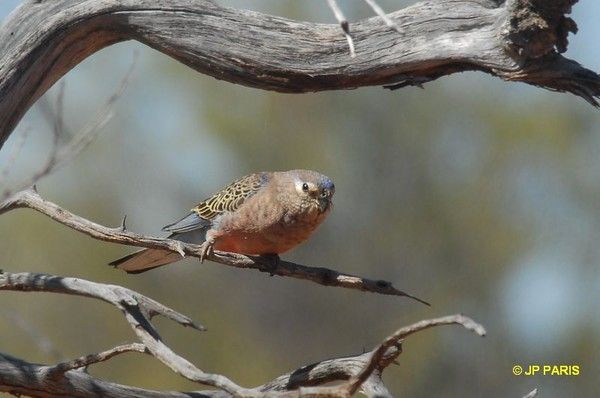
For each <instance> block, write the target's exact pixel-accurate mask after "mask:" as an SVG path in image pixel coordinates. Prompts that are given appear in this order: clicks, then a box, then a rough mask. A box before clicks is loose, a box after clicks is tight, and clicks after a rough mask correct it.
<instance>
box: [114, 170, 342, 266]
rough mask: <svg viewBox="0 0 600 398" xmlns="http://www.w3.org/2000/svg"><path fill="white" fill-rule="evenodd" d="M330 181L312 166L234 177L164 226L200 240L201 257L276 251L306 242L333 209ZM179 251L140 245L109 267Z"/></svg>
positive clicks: (154, 262)
mask: <svg viewBox="0 0 600 398" xmlns="http://www.w3.org/2000/svg"><path fill="white" fill-rule="evenodd" d="M334 192H335V186H334V184H333V182H332V181H331V180H330V179H329V178H328V177H326V176H324V175H322V174H320V173H317V172H316V171H311V170H290V171H279V172H277V171H276V172H261V173H255V174H250V175H247V176H245V177H242V178H240V179H239V180H237V181H234V182H233V183H231V184H230V185H228V186H226V187H225V188H223V189H222V190H221V191H219V192H217V193H216V194H214V195H213V196H211V197H210V198H208V199H206V200H204V201H202V202H201V203H200V204H198V205H197V206H196V207H194V208H193V209H192V210H191V212H190V213H189V214H188V215H186V216H185V217H183V218H182V219H180V220H179V221H176V222H174V223H172V224H169V225H167V226H165V227H164V228H163V230H164V231H168V232H171V233H172V234H171V235H170V236H169V238H172V239H177V240H181V241H183V242H187V243H195V244H202V246H203V251H202V258H201V260H204V257H206V255H208V254H209V253H211V252H212V250H219V251H225V252H234V253H240V254H247V255H276V254H280V253H283V252H286V251H288V250H290V249H292V248H293V247H295V246H297V245H298V244H299V243H301V242H303V241H305V240H306V239H307V238H308V237H309V236H310V235H311V234H312V233H313V232H314V231H315V229H316V228H317V227H318V226H319V225H320V224H321V223H322V222H323V220H325V218H326V217H327V215H328V214H329V212H330V211H331V208H332V197H333V194H334ZM181 259H182V257H181V255H179V254H178V253H173V252H169V251H166V250H160V249H145V250H141V251H138V252H136V253H133V254H130V255H128V256H125V257H123V258H121V259H118V260H116V261H113V262H112V263H110V265H113V266H115V267H116V268H119V269H122V270H124V271H126V272H128V273H140V272H144V271H148V270H150V269H153V268H156V267H160V266H162V265H166V264H170V263H172V262H175V261H179V260H181Z"/></svg>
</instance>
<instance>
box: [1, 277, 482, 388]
mask: <svg viewBox="0 0 600 398" xmlns="http://www.w3.org/2000/svg"><path fill="white" fill-rule="evenodd" d="M2 290H12V291H25V292H51V293H63V294H69V295H76V296H84V297H92V298H96V299H99V300H103V301H106V302H109V303H111V304H112V305H114V306H115V307H117V308H118V309H119V310H121V311H122V312H123V314H124V315H125V318H126V319H127V321H128V323H129V324H130V326H131V327H132V329H133V330H134V332H135V333H136V335H137V336H138V338H139V339H140V341H141V344H140V343H132V344H126V345H120V346H117V347H115V348H113V349H110V350H107V351H103V352H100V353H97V354H91V355H86V356H83V357H80V358H77V359H74V360H71V361H67V362H62V363H59V364H58V365H54V366H48V365H37V364H31V363H28V362H25V361H23V360H20V359H17V358H14V357H11V356H9V355H6V354H0V391H4V392H9V393H13V394H27V395H30V396H34V397H44V398H46V397H48V396H55V395H66V396H72V397H86V398H87V397H98V396H102V397H130V396H131V397H133V396H135V397H158V396H165V397H181V396H192V397H230V396H238V397H259V396H261V397H274V398H275V397H277V398H287V397H290V398H296V397H300V396H324V397H349V396H351V395H353V394H354V393H355V392H356V391H358V390H359V389H360V391H362V392H363V393H364V394H365V395H367V396H369V397H375V396H377V397H391V394H390V393H389V391H388V390H387V388H386V387H385V385H384V384H383V381H382V379H381V374H382V372H383V371H384V369H385V368H386V367H388V366H389V365H390V364H392V363H394V362H395V361H396V359H397V358H398V356H399V355H400V354H401V352H402V350H401V340H402V339H404V338H405V337H407V336H409V335H411V334H413V333H416V332H419V331H421V330H424V329H427V328H430V327H433V326H439V325H448V324H458V325H462V326H464V327H465V328H467V329H469V330H474V331H475V332H477V333H478V334H480V335H483V334H484V329H483V327H482V326H481V325H479V324H477V323H475V322H474V321H473V320H471V319H469V318H467V317H464V316H463V315H452V316H447V317H442V318H437V319H431V320H424V321H420V322H417V323H415V324H413V325H410V326H407V327H404V328H401V329H399V330H398V331H396V332H395V333H394V334H392V335H391V336H389V337H388V338H386V339H385V340H384V341H383V342H382V343H381V344H380V345H379V346H377V347H376V348H375V349H374V350H373V351H370V352H367V353H364V354H360V355H356V356H350V357H342V358H335V359H328V360H325V361H321V362H318V363H314V364H312V365H307V366H304V367H302V368H299V369H297V370H295V371H293V372H291V373H288V374H285V375H283V376H280V377H278V378H276V379H275V380H273V381H271V382H268V383H266V384H263V385H261V386H258V387H255V388H243V387H240V386H238V385H237V384H235V383H233V382H232V381H231V380H229V379H228V378H226V377H225V376H222V375H218V374H209V373H205V372H203V371H201V370H200V369H198V368H196V367H195V366H194V365H193V364H191V363H190V362H188V361H187V360H185V359H184V358H182V357H180V356H178V355H177V354H175V353H174V352H173V351H171V350H170V348H169V347H168V346H167V345H166V344H165V343H163V342H162V340H161V338H160V336H159V335H158V332H157V331H156V329H155V328H154V326H153V325H152V324H151V322H150V321H151V318H152V316H153V315H156V314H161V315H164V316H166V317H168V318H169V319H172V320H174V321H176V322H178V323H180V324H182V325H183V326H192V327H195V328H196V329H202V327H201V326H197V325H196V324H194V323H193V322H192V321H191V320H190V319H189V318H187V317H185V316H184V315H181V314H179V313H177V312H175V311H173V310H171V309H169V308H168V307H166V306H164V305H162V304H160V303H158V302H156V301H154V300H152V299H150V298H148V297H145V296H143V295H141V294H139V293H137V292H134V291H132V290H129V289H126V288H123V287H121V286H115V285H106V284H101V283H96V282H91V281H87V280H84V279H79V278H68V277H59V276H54V275H46V274H34V273H7V272H4V273H0V291H2ZM125 352H140V353H147V354H150V355H152V356H154V357H156V358H157V359H159V360H160V361H161V362H163V363H164V364H165V365H167V366H168V367H169V368H170V369H171V370H173V371H174V372H176V373H179V374H181V375H182V376H184V377H186V378H188V379H190V380H192V381H195V382H197V383H201V384H205V385H209V386H213V387H217V388H219V389H221V390H222V391H196V392H194V393H178V392H157V391H150V390H144V389H139V388H135V387H129V386H122V385H118V384H114V383H111V382H108V381H104V380H100V379H95V378H93V377H92V376H90V375H89V374H87V373H85V372H81V371H79V370H78V369H80V368H82V367H87V366H89V365H92V364H95V363H98V362H102V361H106V360H109V359H110V358H112V357H114V356H115V355H119V354H122V353H125ZM335 381H342V383H341V384H339V385H336V386H323V384H326V383H331V382H335ZM159 394H162V395H159ZM185 394H188V395H185Z"/></svg>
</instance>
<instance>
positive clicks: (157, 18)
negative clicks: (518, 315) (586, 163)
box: [0, 0, 600, 146]
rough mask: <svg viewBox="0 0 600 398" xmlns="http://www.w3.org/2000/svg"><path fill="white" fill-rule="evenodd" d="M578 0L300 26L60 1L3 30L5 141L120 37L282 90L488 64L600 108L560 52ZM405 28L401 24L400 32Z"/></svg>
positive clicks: (413, 11) (442, 8) (481, 0)
mask: <svg viewBox="0 0 600 398" xmlns="http://www.w3.org/2000/svg"><path fill="white" fill-rule="evenodd" d="M576 1H577V0H557V1H551V2H548V1H531V0H506V1H494V0H462V1H456V0H437V1H423V2H420V3H417V4H415V5H413V6H411V7H408V8H406V9H403V10H400V11H396V12H393V13H390V14H389V15H388V17H389V21H391V22H393V24H394V25H395V27H396V28H397V29H392V28H390V26H388V25H387V24H386V22H385V21H384V20H383V19H382V18H380V17H374V18H370V19H366V20H363V21H358V22H356V23H351V24H350V28H349V32H350V34H351V36H352V42H353V43H354V44H355V50H356V56H355V57H350V56H349V54H348V44H347V41H346V38H345V37H344V31H342V30H341V29H339V27H338V26H336V25H325V24H315V23H309V22H297V21H292V20H289V19H285V18H280V17H275V16H271V15H265V14H261V13H257V12H252V11H246V10H237V9H232V8H227V7H221V6H219V5H217V4H215V3H213V2H212V1H209V0H169V1H165V0H104V1H96V0H53V1H41V2H34V1H29V2H25V3H24V4H23V5H21V6H20V7H19V8H18V9H17V10H16V11H14V12H13V13H12V14H11V16H10V17H9V18H8V20H7V22H6V23H5V24H4V25H3V26H2V27H0V58H1V59H2V63H0V146H1V145H2V144H3V143H4V142H5V141H6V139H7V137H8V136H9V134H10V133H11V131H12V130H13V129H14V127H15V126H16V125H17V123H18V122H19V120H20V119H21V118H22V116H23V115H24V113H25V112H26V111H27V109H28V108H29V107H30V106H31V105H32V104H33V103H34V102H35V101H36V100H37V99H38V98H39V97H40V96H41V95H42V94H43V93H44V92H45V91H46V90H47V89H48V88H49V87H50V86H52V84H54V82H56V81H57V80H58V79H59V78H60V77H61V76H63V75H64V74H65V73H67V72H68V71H69V70H70V69H71V68H73V67H74V66H75V65H76V64H77V63H79V62H81V61H82V60H83V59H85V58H86V57H88V56H89V55H91V54H92V53H94V52H96V51H98V50H100V49H102V48H104V47H106V46H109V45H111V44H114V43H117V42H121V41H126V40H137V41H139V42H141V43H144V44H147V45H148V46H150V47H152V48H154V49H156V50H158V51H161V52H163V53H164V54H167V55H169V56H171V57H173V58H175V59H177V60H179V61H181V62H183V63H185V64H186V65H188V66H190V67H192V68H194V69H195V70H197V71H199V72H201V73H205V74H207V75H210V76H213V77H215V78H217V79H223V80H227V81H230V82H233V83H237V84H243V85H246V86H251V87H257V88H261V89H265V90H275V91H282V92H295V93H298V92H310V91H321V90H336V89H348V88H355V87H361V86H373V85H389V87H391V88H399V87H404V86H407V85H420V84H422V83H424V82H427V81H431V80H434V79H437V78H439V77H441V76H445V75H448V74H452V73H456V72H461V71H466V70H479V71H483V72H486V73H489V74H491V75H494V76H498V77H500V78H502V79H505V80H514V81H521V82H525V83H528V84H534V85H537V86H540V87H544V88H547V89H550V90H555V91H566V92H571V93H573V94H575V95H578V96H581V97H583V98H584V99H585V100H587V101H588V102H590V103H591V104H593V105H598V103H597V101H596V98H598V96H599V95H600V76H599V75H598V74H596V73H594V72H592V71H590V70H588V69H586V68H584V67H582V66H581V65H579V64H578V63H577V62H575V61H572V60H569V59H567V58H564V57H563V56H561V55H560V53H561V52H564V50H565V49H566V46H567V35H568V33H569V32H575V31H576V25H575V22H574V21H573V20H572V19H570V18H568V17H566V16H565V15H566V14H567V13H569V12H570V11H571V6H572V5H573V4H574V3H576ZM398 30H399V31H400V32H401V33H399V32H398Z"/></svg>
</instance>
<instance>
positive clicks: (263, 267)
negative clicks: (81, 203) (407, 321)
mask: <svg viewBox="0 0 600 398" xmlns="http://www.w3.org/2000/svg"><path fill="white" fill-rule="evenodd" d="M25 207H26V208H30V209H34V210H37V211H39V212H40V213H42V214H45V215H46V216H48V217H50V218H52V219H53V220H55V221H58V222H59V223H61V224H63V225H66V226H67V227H69V228H72V229H74V230H76V231H79V232H82V233H84V234H86V235H89V236H91V237H92V238H94V239H99V240H103V241H107V242H113V243H120V244H125V245H131V246H138V247H146V248H152V249H164V250H169V251H173V252H177V253H179V254H181V256H182V257H183V256H185V255H188V256H192V257H196V258H200V257H201V255H202V247H201V246H200V245H196V244H191V243H184V242H181V241H178V240H174V239H168V238H155V237H152V236H143V235H139V234H136V233H134V232H131V231H127V230H126V229H125V228H123V227H120V228H108V227H105V226H103V225H100V224H96V223H94V222H92V221H89V220H87V219H85V218H83V217H80V216H78V215H76V214H73V213H71V212H69V211H67V210H65V209H63V208H61V207H59V206H58V205H56V204H55V203H52V202H49V201H47V200H44V199H43V198H42V197H41V196H40V195H39V194H38V193H37V192H36V191H34V190H31V189H30V190H25V191H21V192H18V193H16V194H15V195H13V196H12V197H11V198H9V199H7V200H6V201H4V202H0V215H1V214H3V213H5V212H7V211H10V210H14V209H18V208H25ZM206 258H207V259H208V260H211V261H214V262H217V263H220V264H224V265H228V266H231V267H236V268H244V269H256V270H259V271H261V272H267V273H269V274H270V275H279V276H285V277H292V278H298V279H304V280H308V281H312V282H315V283H318V284H320V285H324V286H339V287H343V288H346V289H355V290H360V291H363V292H371V293H377V294H385V295H390V296H404V297H408V298H411V299H413V300H416V301H419V302H421V303H423V304H426V305H430V304H429V303H428V302H426V301H424V300H421V299H420V298H418V297H415V296H413V295H411V294H408V293H406V292H403V291H402V290H399V289H396V288H395V287H394V286H393V285H392V283H390V282H388V281H383V280H375V279H369V278H362V277H359V276H354V275H351V274H347V273H344V272H338V271H335V270H332V269H329V268H324V267H311V266H307V265H302V264H296V263H292V262H288V261H283V260H279V261H273V259H272V258H270V257H260V256H252V257H250V256H245V255H243V254H237V253H227V252H219V251H216V252H213V253H211V254H210V255H208V256H207V257H206Z"/></svg>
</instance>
